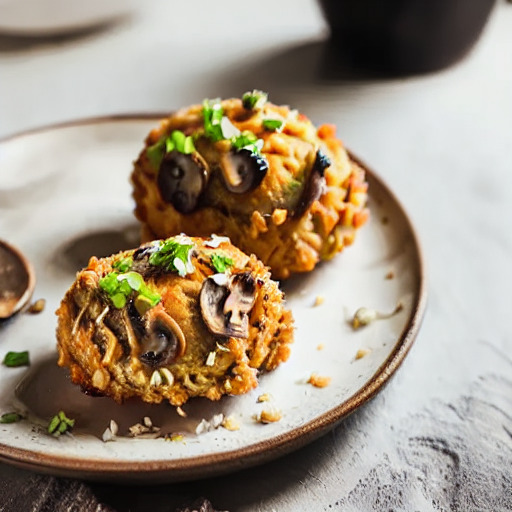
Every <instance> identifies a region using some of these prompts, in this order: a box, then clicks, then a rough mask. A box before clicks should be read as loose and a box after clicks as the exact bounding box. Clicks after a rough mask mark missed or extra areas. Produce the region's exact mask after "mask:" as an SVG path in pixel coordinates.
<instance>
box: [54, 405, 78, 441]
mask: <svg viewBox="0 0 512 512" xmlns="http://www.w3.org/2000/svg"><path fill="white" fill-rule="evenodd" d="M74 426H75V420H74V419H71V418H68V417H67V416H66V414H65V413H64V411H59V412H58V414H56V415H55V416H54V417H53V418H52V419H51V420H50V422H49V423H48V433H49V434H53V435H54V436H56V437H58V436H60V435H62V434H64V433H65V432H68V431H70V430H72V429H73V427H74Z"/></svg>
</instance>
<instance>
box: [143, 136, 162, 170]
mask: <svg viewBox="0 0 512 512" xmlns="http://www.w3.org/2000/svg"><path fill="white" fill-rule="evenodd" d="M164 155H165V139H161V140H159V141H158V142H157V143H156V144H153V145H152V146H149V147H148V148H147V149H146V156H147V157H148V160H149V163H150V164H151V167H153V169H156V170H158V168H159V167H160V164H161V163H162V159H163V157H164Z"/></svg>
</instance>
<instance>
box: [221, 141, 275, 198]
mask: <svg viewBox="0 0 512 512" xmlns="http://www.w3.org/2000/svg"><path fill="white" fill-rule="evenodd" d="M220 169H221V174H222V178H223V181H224V185H225V186H226V188H227V189H228V190H229V191H230V192H233V193H235V194H243V193H245V192H249V191H250V190H254V189H255V188H256V187H257V186H258V185H259V184H260V183H261V181H262V180H263V178H264V177H265V175H266V174H267V171H268V161H267V159H266V158H265V157H263V156H261V155H259V154H257V153H254V152H253V151H251V150H249V149H238V150H235V149H231V150H230V151H228V152H227V153H224V154H223V155H222V156H221V158H220Z"/></svg>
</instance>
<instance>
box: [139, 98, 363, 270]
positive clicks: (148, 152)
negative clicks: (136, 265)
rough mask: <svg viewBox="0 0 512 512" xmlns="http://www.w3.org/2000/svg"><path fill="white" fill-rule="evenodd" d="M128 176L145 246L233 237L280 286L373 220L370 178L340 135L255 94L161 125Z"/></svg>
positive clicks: (198, 108) (208, 104)
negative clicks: (185, 237) (177, 238)
mask: <svg viewBox="0 0 512 512" xmlns="http://www.w3.org/2000/svg"><path fill="white" fill-rule="evenodd" d="M131 178H132V183H133V197H134V199H135V202H136V209H135V215H136V216H137V217H138V219H139V220H140V221H141V222H142V227H143V230H142V232H143V238H144V240H145V241H148V240H150V239H153V238H163V237H167V236H171V235H176V234H178V233H182V232H185V233H188V234H190V235H194V236H207V235H209V234H210V233H217V234H219V235H225V236H229V237H230V238H231V240H232V242H233V243H234V244H235V245H236V246H237V247H240V248H241V249H242V250H243V251H245V252H247V253H248V254H256V255H257V256H258V258H260V259H261V260H262V261H263V263H264V264H265V265H267V266H269V267H270V269H271V272H272V276H273V277H274V278H276V279H285V278H287V277H289V276H290V275H292V274H294V273H299V272H309V271H311V270H313V268H314V267H315V266H316V265H317V263H319V262H320V261H322V260H328V259H330V258H332V257H333V256H334V255H335V254H337V253H338V252H340V251H341V250H342V249H343V248H344V247H346V246H347V245H350V244H351V243H352V242H353V241H354V238H355V234H356V231H357V229H358V228H359V227H361V226H362V225H363V224H364V223H365V222H366V220H367V218H368V209H367V207H366V201H367V182H366V177H365V171H364V170H363V169H362V168H361V166H359V165H358V164H357V163H356V162H355V161H354V160H353V159H352V158H351V157H350V156H349V154H348V153H347V151H346V150H345V148H344V147H343V144H342V142H341V141H340V140H338V139H337V138H336V129H335V127H334V126H333V125H327V124H325V125H321V126H320V127H318V128H317V127H315V125H313V123H312V122H311V121H310V120H309V119H308V118H307V117H306V116H304V115H303V114H300V113H299V112H297V111H296V110H292V109H290V108H289V107H287V106H278V105H274V104H273V103H270V102H269V101H268V96H267V94H266V93H263V92H261V91H257V90H255V91H252V92H248V93H246V94H244V95H243V96H242V98H232V99H227V100H220V99H214V100H204V101H203V103H202V104H200V105H193V106H191V107H187V108H184V109H181V110H179V111H177V112H176V113H174V114H172V115H170V116H169V117H168V118H166V119H164V120H162V121H161V123H160V126H158V127H157V128H155V129H154V130H152V131H151V133H150V134H149V135H148V137H147V139H146V144H145V147H144V149H143V150H142V152H141V153H140V155H139V157H138V159H137V161H136V162H135V167H134V170H133V172H132V176H131Z"/></svg>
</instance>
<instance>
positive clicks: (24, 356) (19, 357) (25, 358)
mask: <svg viewBox="0 0 512 512" xmlns="http://www.w3.org/2000/svg"><path fill="white" fill-rule="evenodd" d="M4 365H5V366H8V367H9V368H16V367H18V366H29V365H30V359H29V355H28V350H25V351H23V352H7V354H5V357H4Z"/></svg>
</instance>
